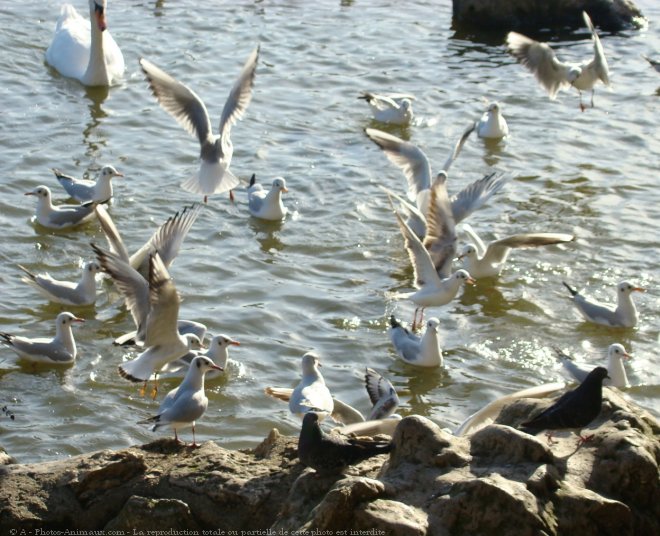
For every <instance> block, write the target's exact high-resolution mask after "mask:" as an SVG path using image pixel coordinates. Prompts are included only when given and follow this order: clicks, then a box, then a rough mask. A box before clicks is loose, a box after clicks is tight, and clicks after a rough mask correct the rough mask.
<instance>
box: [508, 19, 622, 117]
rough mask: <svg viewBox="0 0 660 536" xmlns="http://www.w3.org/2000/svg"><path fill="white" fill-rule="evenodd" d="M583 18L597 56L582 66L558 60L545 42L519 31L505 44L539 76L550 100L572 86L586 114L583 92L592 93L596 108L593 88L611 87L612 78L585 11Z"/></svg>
mask: <svg viewBox="0 0 660 536" xmlns="http://www.w3.org/2000/svg"><path fill="white" fill-rule="evenodd" d="M582 16H583V18H584V22H585V23H586V25H587V28H589V31H591V38H592V40H593V42H594V57H593V58H592V59H591V60H585V61H583V62H582V63H563V62H561V61H559V60H558V59H557V57H556V56H555V53H554V52H553V50H552V49H551V48H550V47H549V46H548V45H547V44H546V43H539V42H538V41H534V40H533V39H530V38H529V37H525V36H524V35H522V34H519V33H516V32H509V34H508V35H507V37H506V43H507V47H508V50H509V52H511V54H513V55H514V56H515V58H516V59H517V60H518V61H519V62H520V63H522V64H523V65H524V66H525V67H527V69H529V70H530V71H531V72H532V73H533V74H534V76H536V79H537V80H538V81H539V82H540V84H541V85H542V86H543V87H544V88H545V89H546V90H547V91H548V94H549V95H550V98H551V99H553V100H554V98H555V97H556V96H557V92H558V91H559V90H560V89H567V88H569V87H571V86H573V87H574V88H575V89H577V90H578V93H579V94H580V109H581V110H582V111H584V110H585V106H584V104H582V91H587V90H589V89H590V90H591V107H592V108H593V106H594V86H595V85H596V83H597V82H598V81H599V80H600V81H601V82H603V84H605V85H606V86H609V85H610V78H609V69H608V67H607V60H606V59H605V53H604V52H603V46H602V45H601V44H600V39H599V38H598V34H597V33H596V30H595V28H594V25H593V24H592V22H591V19H590V18H589V15H587V13H586V12H584V11H583V12H582Z"/></svg>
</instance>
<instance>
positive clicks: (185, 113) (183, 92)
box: [140, 58, 212, 144]
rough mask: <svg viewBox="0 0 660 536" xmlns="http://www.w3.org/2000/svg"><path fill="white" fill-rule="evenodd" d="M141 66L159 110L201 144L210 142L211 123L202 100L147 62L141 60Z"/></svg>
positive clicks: (186, 87)
mask: <svg viewBox="0 0 660 536" xmlns="http://www.w3.org/2000/svg"><path fill="white" fill-rule="evenodd" d="M140 67H142V71H144V74H145V75H146V77H147V81H148V82H149V87H150V88H151V91H152V93H153V94H154V96H155V97H156V99H157V100H158V103H159V104H160V105H161V106H162V108H163V109H164V110H165V111H166V112H167V113H168V114H170V115H171V116H172V117H174V119H176V120H177V122H178V123H179V124H180V125H181V126H182V127H183V128H185V129H186V131H188V133H190V134H191V135H193V136H197V138H198V139H199V142H200V144H204V143H205V142H207V141H210V138H211V135H212V134H211V121H210V119H209V114H208V112H207V111H206V106H204V103H203V102H202V99H200V98H199V97H198V96H197V94H196V93H195V92H194V91H193V90H192V89H190V88H189V87H188V86H186V85H184V84H182V83H181V82H179V81H178V80H175V79H174V78H172V77H171V76H170V75H169V74H167V73H166V72H165V71H163V70H162V69H160V68H159V67H156V66H155V65H154V64H153V63H151V62H150V61H148V60H145V59H144V58H140Z"/></svg>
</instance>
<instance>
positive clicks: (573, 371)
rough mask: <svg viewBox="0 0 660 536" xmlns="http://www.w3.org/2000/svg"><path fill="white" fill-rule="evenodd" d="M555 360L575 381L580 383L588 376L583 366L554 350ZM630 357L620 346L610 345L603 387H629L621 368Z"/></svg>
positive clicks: (624, 372)
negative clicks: (555, 353) (606, 376)
mask: <svg viewBox="0 0 660 536" xmlns="http://www.w3.org/2000/svg"><path fill="white" fill-rule="evenodd" d="M556 352H557V358H558V359H559V361H560V362H561V364H562V366H563V367H564V369H566V370H567V371H568V372H569V374H570V375H571V376H572V377H573V378H575V379H576V380H577V381H579V382H582V381H584V380H585V378H586V377H587V375H588V374H589V369H588V368H585V367H584V366H581V365H578V364H577V363H575V361H573V358H572V357H571V356H569V355H568V354H565V353H564V352H562V351H561V350H559V349H556ZM631 357H632V356H631V355H630V354H629V353H628V352H626V349H625V348H624V347H623V345H622V344H619V343H614V344H610V346H609V348H608V349H607V374H608V376H609V378H608V379H606V380H605V381H604V382H603V385H611V386H613V387H630V384H629V383H628V376H627V375H626V369H625V368H624V366H623V360H624V359H630V358H631Z"/></svg>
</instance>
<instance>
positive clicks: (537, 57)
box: [506, 32, 570, 99]
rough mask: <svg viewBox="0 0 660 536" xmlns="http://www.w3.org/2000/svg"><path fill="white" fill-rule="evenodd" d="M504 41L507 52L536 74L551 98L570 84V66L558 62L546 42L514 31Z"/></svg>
mask: <svg viewBox="0 0 660 536" xmlns="http://www.w3.org/2000/svg"><path fill="white" fill-rule="evenodd" d="M506 43H507V46H508V49H509V52H511V54H513V56H515V58H516V59H517V60H518V61H519V62H520V63H522V64H523V65H524V66H525V67H527V69H529V71H531V72H532V73H533V74H534V76H536V79H537V80H538V81H539V83H540V84H541V85H542V86H543V87H544V88H545V89H546V90H547V92H548V94H549V95H550V98H551V99H554V98H555V97H556V96H557V92H558V91H559V90H560V89H563V88H566V87H568V86H570V83H569V82H568V79H567V74H568V70H569V68H570V67H569V66H568V65H566V64H565V63H562V62H560V61H559V60H558V59H557V57H556V56H555V53H554V52H553V50H552V49H551V48H550V47H549V46H548V45H547V44H545V43H539V42H538V41H534V40H533V39H530V38H529V37H526V36H524V35H522V34H519V33H516V32H509V34H508V35H507V36H506Z"/></svg>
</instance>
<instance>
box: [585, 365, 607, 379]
mask: <svg viewBox="0 0 660 536" xmlns="http://www.w3.org/2000/svg"><path fill="white" fill-rule="evenodd" d="M589 376H591V377H592V378H594V379H598V380H600V381H601V382H602V381H603V380H604V379H605V378H609V376H608V375H607V369H606V368H605V367H596V368H595V369H593V370H592V371H591V372H590V373H589Z"/></svg>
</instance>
